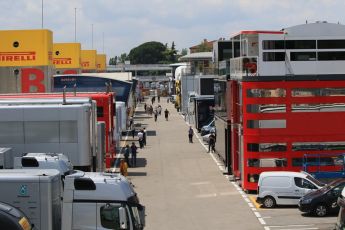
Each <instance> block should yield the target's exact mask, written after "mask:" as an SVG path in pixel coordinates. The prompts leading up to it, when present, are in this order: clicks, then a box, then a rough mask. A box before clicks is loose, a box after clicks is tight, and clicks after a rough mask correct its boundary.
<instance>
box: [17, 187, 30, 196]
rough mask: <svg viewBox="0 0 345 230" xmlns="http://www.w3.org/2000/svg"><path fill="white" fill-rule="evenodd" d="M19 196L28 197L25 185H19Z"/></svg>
mask: <svg viewBox="0 0 345 230" xmlns="http://www.w3.org/2000/svg"><path fill="white" fill-rule="evenodd" d="M19 196H28V186H27V185H24V184H23V185H21V186H20V189H19Z"/></svg>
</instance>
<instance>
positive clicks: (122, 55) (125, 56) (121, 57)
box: [118, 53, 129, 63]
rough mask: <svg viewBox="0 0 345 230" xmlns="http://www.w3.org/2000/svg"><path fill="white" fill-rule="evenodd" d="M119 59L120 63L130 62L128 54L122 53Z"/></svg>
mask: <svg viewBox="0 0 345 230" xmlns="http://www.w3.org/2000/svg"><path fill="white" fill-rule="evenodd" d="M118 59H119V61H118V63H125V61H127V60H129V57H128V55H127V53H122V54H121V55H120V57H119V58H118Z"/></svg>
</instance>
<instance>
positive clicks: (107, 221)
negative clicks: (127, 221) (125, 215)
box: [100, 205, 120, 230]
mask: <svg viewBox="0 0 345 230" xmlns="http://www.w3.org/2000/svg"><path fill="white" fill-rule="evenodd" d="M119 208H120V206H112V205H104V206H103V207H101V212H100V215H101V225H102V227H104V228H107V229H116V230H117V229H120V215H119Z"/></svg>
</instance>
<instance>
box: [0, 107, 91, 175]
mask: <svg viewBox="0 0 345 230" xmlns="http://www.w3.org/2000/svg"><path fill="white" fill-rule="evenodd" d="M91 114H92V107H91V105H90V104H43V105H38V104H37V105H30V104H27V105H11V106H8V105H4V106H0V142H1V143H0V144H1V145H2V146H4V147H11V148H12V150H13V152H14V156H21V155H22V154H23V153H27V152H63V153H65V154H66V155H67V156H68V158H69V159H70V160H71V162H72V163H73V165H74V166H75V168H78V169H82V170H85V171H90V170H91V166H92V162H93V157H94V154H93V152H92V151H93V149H92V140H93V137H92V135H93V134H91V132H90V130H91V126H92V125H93V124H92V122H93V121H92V118H91ZM95 138H96V137H95Z"/></svg>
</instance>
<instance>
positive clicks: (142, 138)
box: [137, 128, 147, 149]
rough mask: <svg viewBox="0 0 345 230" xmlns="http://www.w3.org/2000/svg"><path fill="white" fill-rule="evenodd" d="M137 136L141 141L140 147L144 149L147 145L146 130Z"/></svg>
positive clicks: (140, 131)
mask: <svg viewBox="0 0 345 230" xmlns="http://www.w3.org/2000/svg"><path fill="white" fill-rule="evenodd" d="M137 136H138V141H139V147H140V148H141V149H142V148H144V146H145V145H146V136H147V133H146V129H145V128H143V129H141V130H139V132H138V134H137Z"/></svg>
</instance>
